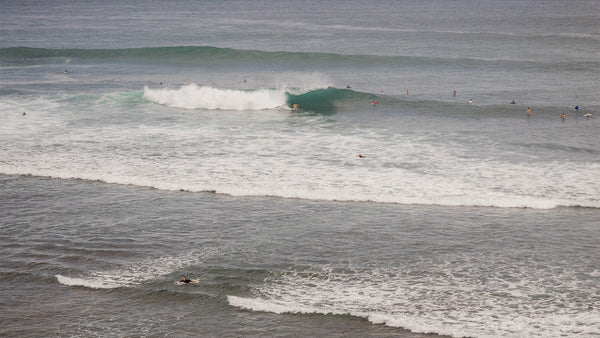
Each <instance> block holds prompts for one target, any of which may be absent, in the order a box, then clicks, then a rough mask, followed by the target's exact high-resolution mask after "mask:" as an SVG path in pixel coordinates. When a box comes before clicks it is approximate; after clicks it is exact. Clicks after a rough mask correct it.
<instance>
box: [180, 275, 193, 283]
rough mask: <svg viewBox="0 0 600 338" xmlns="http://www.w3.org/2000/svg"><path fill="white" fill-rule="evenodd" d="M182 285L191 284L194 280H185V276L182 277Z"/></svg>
mask: <svg viewBox="0 0 600 338" xmlns="http://www.w3.org/2000/svg"><path fill="white" fill-rule="evenodd" d="M179 282H180V283H186V284H187V283H191V282H193V280H191V279H187V278H185V276H183V277H181V280H180V281H179Z"/></svg>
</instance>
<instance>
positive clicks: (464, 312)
mask: <svg viewBox="0 0 600 338" xmlns="http://www.w3.org/2000/svg"><path fill="white" fill-rule="evenodd" d="M465 263H466V265H465ZM473 263H476V264H474V265H473V266H471V265H470V263H468V262H462V263H461V264H460V268H461V269H463V268H465V267H466V268H467V269H468V270H470V269H473V270H474V271H473V272H475V270H478V269H480V268H481V267H480V264H481V263H480V262H473ZM492 264H493V265H494V266H495V267H496V268H498V269H499V270H500V271H499V272H498V274H497V276H498V277H500V276H504V275H505V274H506V273H509V271H508V270H507V271H502V270H503V268H502V267H501V266H499V265H497V264H494V263H492ZM430 268H431V271H430V273H427V272H424V271H419V273H418V274H416V272H417V270H418V269H417V270H415V271H411V270H410V268H403V269H402V268H388V269H381V268H377V269H364V270H346V271H338V272H334V271H332V270H331V269H329V268H324V269H323V271H321V272H318V271H312V272H297V271H292V272H290V273H289V274H285V275H284V276H281V278H271V279H269V280H267V281H265V285H263V286H261V287H260V288H259V290H258V292H257V296H256V297H253V298H244V297H237V296H228V297H227V299H228V301H229V304H231V305H232V306H236V307H240V308H244V309H248V310H252V311H262V312H272V313H277V314H282V313H317V314H333V315H339V314H348V315H353V316H357V317H361V318H366V319H368V320H369V321H370V322H372V323H374V324H385V325H387V326H391V327H402V328H405V329H408V330H410V331H413V332H420V333H437V334H444V335H450V336H454V337H463V336H475V337H503V336H520V335H523V336H530V337H553V336H561V335H568V336H570V335H581V334H583V335H584V336H589V335H597V334H600V324H599V323H598V322H597V318H598V316H599V315H600V311H599V309H596V308H594V309H592V308H589V309H588V308H586V307H587V305H586V304H584V305H581V304H576V303H577V302H576V301H575V302H572V301H569V300H568V299H565V293H564V292H565V291H567V293H568V294H571V293H572V292H574V293H573V294H579V293H581V292H583V293H587V294H588V296H589V297H593V292H594V291H593V290H587V291H586V290H577V289H575V290H577V291H574V290H573V289H569V287H568V284H569V281H570V279H571V277H572V276H571V275H570V274H565V275H564V276H562V277H560V278H556V277H555V276H553V275H551V272H544V271H532V270H531V266H529V265H527V264H524V265H523V267H522V268H523V269H524V271H521V272H518V275H519V277H520V278H525V279H523V280H521V282H519V285H518V289H519V290H520V292H521V294H520V295H517V294H513V295H510V294H507V293H506V292H505V291H506V280H505V279H504V278H498V279H494V278H490V279H488V280H487V282H486V283H482V282H481V280H480V279H479V278H478V275H476V274H474V273H466V274H464V275H462V274H461V275H460V276H457V275H456V274H454V273H453V270H452V269H450V270H448V267H445V266H443V265H435V264H434V265H431V266H430ZM510 269H511V270H510V271H512V269H513V267H511V268H510ZM514 272H515V271H512V273H514ZM540 273H541V274H540ZM547 273H550V275H548V274H547ZM530 275H534V276H532V278H529V276H530ZM487 277H493V276H487ZM514 277H516V276H515V275H513V276H512V277H510V278H514ZM550 282H552V283H553V284H554V285H553V286H552V288H549V287H548V286H547V284H548V283H550ZM515 287H517V286H515ZM556 290H560V291H556ZM538 294H543V295H544V296H543V297H541V298H539V299H537V298H536V295H538Z"/></svg>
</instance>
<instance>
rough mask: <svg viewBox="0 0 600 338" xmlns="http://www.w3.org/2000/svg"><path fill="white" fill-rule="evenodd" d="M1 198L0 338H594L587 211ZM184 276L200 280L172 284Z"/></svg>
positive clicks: (0, 187) (8, 186)
mask: <svg viewBox="0 0 600 338" xmlns="http://www.w3.org/2000/svg"><path fill="white" fill-rule="evenodd" d="M0 191H2V195H1V196H2V197H1V198H0V217H1V218H0V224H1V237H0V255H1V257H2V260H1V262H0V292H1V294H2V299H1V300H0V335H2V336H73V335H74V336H111V335H115V336H183V335H203V336H246V335H250V336H300V335H306V336H333V337H348V336H382V337H387V336H389V337H391V336H409V337H417V336H421V334H418V333H412V332H410V331H408V330H406V329H411V330H412V331H420V332H431V333H439V334H448V335H454V336H468V335H471V336H502V335H511V334H515V335H518V334H519V333H518V332H517V330H520V331H522V332H524V333H525V335H528V336H558V335H561V334H567V335H570V336H578V335H580V336H588V335H594V334H597V333H598V332H599V327H598V323H597V322H595V320H594V318H598V317H597V315H598V311H599V310H598V309H599V308H600V294H598V288H597V286H598V285H599V284H598V283H599V280H600V272H599V271H598V270H599V268H598V261H600V253H599V252H600V243H599V241H600V224H599V223H598V221H597V216H598V211H597V209H591V208H558V209H551V210H532V209H502V208H469V207H461V208H449V207H431V206H407V205H397V204H377V203H340V202H321V201H308V200H295V199H279V198H263V197H260V198H258V197H257V198H248V197H246V198H237V197H236V198H234V197H229V196H224V195H216V194H211V193H189V192H179V191H176V192H172V191H161V190H154V189H147V188H139V187H135V186H120V185H110V184H105V183H102V182H90V181H84V180H59V179H47V178H39V177H22V176H0ZM184 274H185V275H186V276H188V277H190V278H195V279H199V280H200V282H199V283H198V284H197V285H186V286H176V285H174V284H173V282H174V281H176V280H178V279H180V278H181V275H184ZM234 305H235V306H234ZM511 330H513V331H511Z"/></svg>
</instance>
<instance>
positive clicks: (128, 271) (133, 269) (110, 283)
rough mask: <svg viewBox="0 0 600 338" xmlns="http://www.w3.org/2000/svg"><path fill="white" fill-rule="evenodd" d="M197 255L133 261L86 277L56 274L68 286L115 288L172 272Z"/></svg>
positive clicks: (194, 260) (194, 258)
mask: <svg viewBox="0 0 600 338" xmlns="http://www.w3.org/2000/svg"><path fill="white" fill-rule="evenodd" d="M198 259H199V257H198V256H197V255H196V256H194V255H190V254H186V255H183V256H178V257H159V258H154V259H148V260H144V261H137V262H131V263H129V264H126V265H123V266H121V267H119V268H117V269H114V270H109V271H93V272H89V273H86V276H85V277H68V276H63V275H60V274H58V275H56V279H57V280H58V282H59V283H60V284H63V285H66V286H83V287H86V288H92V289H114V288H119V287H131V286H134V285H137V284H139V283H142V282H147V281H149V280H153V279H156V278H159V277H161V276H164V275H167V274H170V273H172V272H173V271H174V270H176V269H179V268H181V267H182V266H186V265H189V264H191V263H193V262H196V261H198Z"/></svg>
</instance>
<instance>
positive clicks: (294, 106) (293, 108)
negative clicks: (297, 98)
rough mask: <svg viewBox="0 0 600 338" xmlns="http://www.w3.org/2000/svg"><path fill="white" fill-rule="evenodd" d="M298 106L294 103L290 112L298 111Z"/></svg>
mask: <svg viewBox="0 0 600 338" xmlns="http://www.w3.org/2000/svg"><path fill="white" fill-rule="evenodd" d="M299 106H300V105H299V104H297V103H294V105H292V110H298V107H299Z"/></svg>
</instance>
